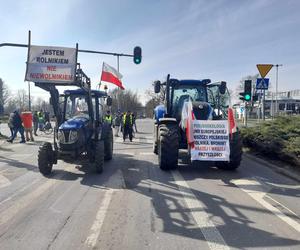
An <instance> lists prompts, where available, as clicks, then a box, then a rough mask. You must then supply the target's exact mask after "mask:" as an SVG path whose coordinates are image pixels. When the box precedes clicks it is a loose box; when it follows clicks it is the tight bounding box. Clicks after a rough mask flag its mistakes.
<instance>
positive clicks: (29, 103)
mask: <svg viewBox="0 0 300 250" xmlns="http://www.w3.org/2000/svg"><path fill="white" fill-rule="evenodd" d="M30 99H31V96H30V82H28V111H31V100H30Z"/></svg>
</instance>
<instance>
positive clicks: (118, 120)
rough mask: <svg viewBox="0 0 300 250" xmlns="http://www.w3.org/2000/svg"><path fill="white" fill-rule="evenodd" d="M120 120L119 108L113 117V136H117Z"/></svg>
mask: <svg viewBox="0 0 300 250" xmlns="http://www.w3.org/2000/svg"><path fill="white" fill-rule="evenodd" d="M121 122H122V116H121V112H120V110H118V112H117V114H116V116H115V119H114V129H115V137H118V136H119V129H120V125H121Z"/></svg>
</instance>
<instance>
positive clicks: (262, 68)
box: [256, 64, 273, 78]
mask: <svg viewBox="0 0 300 250" xmlns="http://www.w3.org/2000/svg"><path fill="white" fill-rule="evenodd" d="M256 67H257V68H258V71H259V73H260V75H261V77H262V78H265V76H266V75H267V74H268V73H269V71H270V70H271V69H272V67H273V64H256Z"/></svg>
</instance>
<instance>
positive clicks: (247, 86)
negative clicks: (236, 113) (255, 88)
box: [244, 80, 252, 102]
mask: <svg viewBox="0 0 300 250" xmlns="http://www.w3.org/2000/svg"><path fill="white" fill-rule="evenodd" d="M251 97H252V81H251V80H245V83H244V98H245V101H246V102H249V101H251Z"/></svg>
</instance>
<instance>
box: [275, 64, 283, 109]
mask: <svg viewBox="0 0 300 250" xmlns="http://www.w3.org/2000/svg"><path fill="white" fill-rule="evenodd" d="M275 66H276V93H275V115H277V114H278V67H279V66H283V65H282V64H276V65H275Z"/></svg>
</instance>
